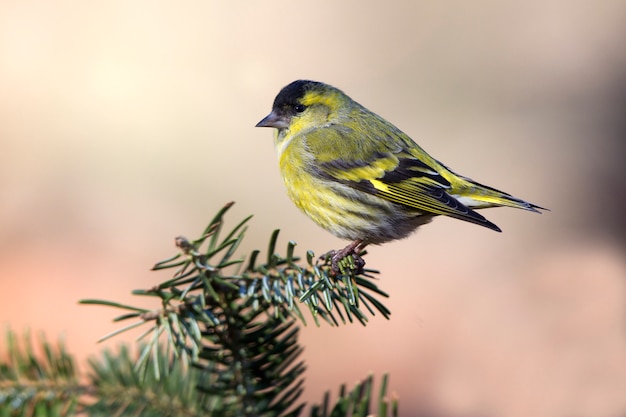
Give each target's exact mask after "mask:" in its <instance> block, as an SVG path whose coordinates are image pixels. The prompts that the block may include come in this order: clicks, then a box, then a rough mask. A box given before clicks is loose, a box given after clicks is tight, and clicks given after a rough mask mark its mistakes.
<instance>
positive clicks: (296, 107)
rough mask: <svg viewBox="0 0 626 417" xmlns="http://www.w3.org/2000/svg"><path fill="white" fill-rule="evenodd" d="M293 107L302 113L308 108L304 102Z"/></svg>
mask: <svg viewBox="0 0 626 417" xmlns="http://www.w3.org/2000/svg"><path fill="white" fill-rule="evenodd" d="M293 109H294V110H295V111H296V113H302V112H303V111H305V110H306V106H305V105H304V104H298V105H296V106H295V107H294V108H293Z"/></svg>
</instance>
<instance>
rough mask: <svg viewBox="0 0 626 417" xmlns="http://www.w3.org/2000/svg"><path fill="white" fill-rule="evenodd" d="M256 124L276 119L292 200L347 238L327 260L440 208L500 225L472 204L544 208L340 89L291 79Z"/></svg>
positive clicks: (400, 232)
mask: <svg viewBox="0 0 626 417" xmlns="http://www.w3.org/2000/svg"><path fill="white" fill-rule="evenodd" d="M256 126H257V127H273V128H276V134H275V137H274V143H275V146H276V150H277V152H278V157H279V164H280V172H281V174H282V177H283V180H284V182H285V186H286V187H287V192H288V194H289V197H290V198H291V200H292V201H293V202H294V203H295V204H296V205H297V206H298V207H299V208H300V209H301V210H302V211H304V212H305V213H306V214H307V215H308V216H309V217H310V218H311V219H313V221H314V222H316V223H317V224H319V225H320V226H322V227H323V228H324V229H326V230H328V231H329V232H331V233H332V234H334V235H335V236H337V237H339V238H342V239H348V240H351V241H352V243H350V244H349V245H348V246H346V247H345V248H344V249H342V250H340V251H336V252H335V253H334V255H333V257H332V264H333V268H334V269H335V270H336V269H337V262H338V261H339V260H341V259H342V258H343V257H345V256H348V255H353V256H355V260H356V261H357V264H361V265H362V264H363V262H362V260H360V258H359V257H358V253H359V252H360V251H361V250H362V249H364V248H365V246H366V245H368V244H380V243H384V242H388V241H391V240H395V239H402V238H404V237H406V236H408V235H409V234H410V233H411V232H413V231H414V230H415V229H417V227H419V226H421V225H423V224H425V223H428V222H430V221H431V220H432V218H433V217H434V216H437V215H445V216H450V217H454V218H456V219H460V220H465V221H468V222H471V223H475V224H478V225H481V226H485V227H487V228H489V229H492V230H495V231H498V232H500V231H501V230H500V228H499V227H498V226H496V225H495V224H493V223H491V222H490V221H489V220H487V219H486V218H484V217H483V216H482V215H480V214H479V213H477V212H476V211H474V210H475V209H482V208H487V207H499V206H508V207H515V208H521V209H524V210H529V211H534V212H539V211H538V209H541V210H545V209H544V208H542V207H539V206H537V205H535V204H532V203H528V202H526V201H524V200H521V199H519V198H516V197H513V196H511V195H509V194H507V193H504V192H502V191H499V190H496V189H495V188H491V187H487V186H485V185H482V184H479V183H477V182H476V181H473V180H471V179H469V178H467V177H464V176H461V175H458V174H456V173H454V172H453V171H452V170H451V169H450V168H448V167H446V166H445V165H444V164H442V163H441V162H439V161H437V160H436V159H434V158H433V157H431V156H430V155H429V154H428V153H426V151H424V150H423V149H422V148H421V147H420V146H419V145H418V144H416V143H415V142H414V141H413V140H412V139H411V138H410V137H409V136H407V135H406V134H405V133H403V132H402V131H401V130H400V129H398V128H397V127H395V126H394V125H392V124H391V123H389V122H388V121H387V120H385V119H383V118H382V117H380V116H378V115H376V114H374V113H372V112H371V111H369V110H368V109H366V108H365V107H363V106H362V105H360V104H359V103H357V102H356V101H354V100H352V99H351V98H350V97H348V96H347V95H346V94H344V93H343V92H342V91H341V90H339V89H337V88H335V87H332V86H330V85H327V84H324V83H321V82H316V81H307V80H298V81H294V82H292V83H291V84H289V85H287V86H286V87H284V88H283V89H282V90H281V91H280V92H279V93H278V95H277V96H276V99H275V100H274V104H273V106H272V112H271V113H270V114H269V115H268V116H267V117H265V118H264V119H263V120H261V121H260V122H259V123H258V124H257V125H256Z"/></svg>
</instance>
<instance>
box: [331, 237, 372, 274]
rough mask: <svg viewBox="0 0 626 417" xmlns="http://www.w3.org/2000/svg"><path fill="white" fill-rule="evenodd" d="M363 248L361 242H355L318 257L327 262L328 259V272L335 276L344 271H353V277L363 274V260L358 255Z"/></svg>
mask: <svg viewBox="0 0 626 417" xmlns="http://www.w3.org/2000/svg"><path fill="white" fill-rule="evenodd" d="M364 248H365V245H364V244H363V242H362V241H361V240H355V241H354V242H352V243H350V244H349V245H348V246H346V247H345V248H343V249H340V250H331V251H330V252H327V253H325V254H324V255H322V256H321V257H320V259H323V260H328V259H329V258H330V272H331V274H332V275H333V276H337V275H339V274H340V273H342V272H343V271H345V270H346V269H350V270H352V271H354V273H355V275H358V274H362V273H363V267H364V266H365V260H364V259H363V258H362V257H361V256H360V255H359V253H361V251H362V250H363V249H364Z"/></svg>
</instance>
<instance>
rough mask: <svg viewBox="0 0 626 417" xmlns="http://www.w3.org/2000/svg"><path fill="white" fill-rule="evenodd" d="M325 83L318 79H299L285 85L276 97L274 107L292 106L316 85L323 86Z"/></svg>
mask: <svg viewBox="0 0 626 417" xmlns="http://www.w3.org/2000/svg"><path fill="white" fill-rule="evenodd" d="M322 86H324V84H322V83H320V82H317V81H309V80H297V81H294V82H292V83H291V84H289V85H287V86H285V87H283V89H282V90H280V93H278V95H277V96H276V98H275V99H274V104H273V105H272V108H275V109H276V108H280V107H290V106H294V105H296V104H298V103H299V102H300V99H301V98H302V97H304V95H305V94H306V92H307V91H308V90H310V89H312V88H315V87H322Z"/></svg>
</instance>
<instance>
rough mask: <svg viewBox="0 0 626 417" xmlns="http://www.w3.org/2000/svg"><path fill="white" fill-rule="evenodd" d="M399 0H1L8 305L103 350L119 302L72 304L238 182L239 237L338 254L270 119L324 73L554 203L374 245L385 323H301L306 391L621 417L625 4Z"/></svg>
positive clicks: (453, 410) (144, 265)
mask: <svg viewBox="0 0 626 417" xmlns="http://www.w3.org/2000/svg"><path fill="white" fill-rule="evenodd" d="M397 3H398V4H395V5H393V6H392V5H389V4H388V3H385V4H386V5H383V2H364V1H343V2H330V1H318V2H307V4H306V5H305V4H304V3H299V4H296V3H295V2H291V1H286V0H285V1H276V2H241V1H233V2H212V1H202V2H185V3H177V4H176V5H173V4H170V3H166V2H153V1H137V2H126V1H110V2H85V1H77V0H76V1H69V0H68V1H56V2H49V1H36V0H33V1H20V2H17V1H2V2H0V283H1V291H0V323H2V325H3V326H4V325H6V326H10V327H11V328H13V329H15V330H20V331H21V330H23V329H25V328H27V327H29V328H31V329H32V330H34V331H39V330H44V331H45V332H46V334H48V335H49V337H51V338H55V337H56V335H59V334H62V335H64V336H65V338H66V340H67V343H68V345H69V347H70V349H71V350H72V351H74V352H76V353H77V354H78V355H79V356H80V357H81V358H84V357H86V356H87V355H90V354H95V353H97V352H99V351H100V350H101V349H102V348H103V346H102V345H97V344H95V341H96V340H97V338H98V337H100V336H102V335H104V334H105V333H107V332H109V331H111V330H113V329H115V328H116V327H117V325H115V324H113V323H111V321H110V320H111V318H112V317H113V316H114V315H115V314H116V313H117V312H116V311H114V310H112V309H106V308H99V307H88V306H79V305H77V300H78V299H80V298H92V297H100V298H105V299H111V300H119V301H127V302H133V303H144V304H145V303H146V300H143V299H140V300H135V299H132V297H130V295H129V293H130V290H132V289H135V288H145V287H148V286H151V285H152V284H153V283H155V282H158V281H162V280H165V279H166V278H167V274H164V273H162V274H158V273H151V272H149V271H148V269H149V268H150V267H151V266H152V264H153V263H154V262H156V261H158V260H160V259H163V258H166V257H168V256H170V255H171V254H173V253H174V248H173V237H174V236H176V235H179V234H184V235H187V236H189V237H195V236H197V234H199V233H200V232H201V230H202V229H203V227H204V226H205V225H206V223H207V222H208V220H209V219H210V217H211V216H212V215H213V214H214V213H215V211H216V210H217V209H218V208H219V207H221V206H222V205H223V204H224V203H225V202H227V201H230V200H235V201H236V202H237V205H236V206H235V208H234V209H233V211H232V215H231V216H230V217H229V218H230V219H231V221H232V223H231V225H234V223H235V222H236V221H238V220H239V219H240V218H241V217H243V216H244V215H247V214H250V213H253V214H254V215H255V217H254V219H253V222H252V227H251V229H250V231H249V233H248V240H247V242H246V244H245V245H244V248H243V251H244V252H249V251H250V250H252V249H253V248H256V247H259V248H265V247H266V244H267V239H268V237H269V234H270V232H271V231H272V230H273V229H274V228H281V229H282V239H281V245H284V244H285V242H286V241H287V240H288V239H294V240H296V241H297V242H298V243H299V248H300V250H301V252H300V253H304V250H305V249H308V248H310V249H313V250H315V251H316V252H317V253H321V252H323V251H325V250H328V249H330V248H337V247H340V245H342V244H343V242H340V241H339V240H337V239H335V238H332V237H330V236H329V235H328V234H327V233H326V232H324V231H323V230H321V229H319V228H317V227H316V226H315V225H314V224H313V223H312V222H311V221H309V220H308V219H307V218H305V217H304V216H303V215H302V214H300V213H299V212H298V211H297V209H296V208H295V207H294V206H293V205H292V204H291V202H290V201H288V199H287V197H286V196H285V193H284V190H283V186H282V183H281V180H280V178H279V175H278V169H277V163H276V156H275V154H274V151H273V148H272V139H271V132H270V131H269V130H267V129H255V128H254V127H253V126H254V124H255V123H256V122H257V121H258V120H260V119H261V118H262V117H263V116H265V115H266V114H267V113H268V112H269V110H270V106H271V103H272V100H273V99H274V96H275V95H276V93H277V92H278V90H279V89H280V88H281V87H282V86H284V85H285V84H287V83H289V82H290V81H292V80H294V79H298V78H311V79H315V80H320V81H325V82H327V83H330V84H333V85H336V86H338V87H340V88H342V89H343V90H344V91H346V92H347V93H348V94H350V95H351V96H352V97H353V98H355V99H356V100H358V101H359V102H361V103H362V104H364V105H366V106H367V107H369V108H370V109H372V110H373V111H375V112H377V113H379V114H380V115H382V116H383V117H386V118H387V119H389V120H391V121H392V122H393V123H395V124H396V125H397V126H399V127H400V128H401V129H403V130H404V131H405V132H406V133H408V134H409V135H411V136H412V137H413V138H414V139H416V140H417V141H418V142H419V143H420V144H421V145H423V146H424V147H425V148H426V149H427V150H428V151H429V152H430V153H432V154H433V155H434V156H435V157H436V158H438V159H441V160H442V161H443V162H444V163H446V164H448V165H449V166H451V167H453V168H454V169H455V170H457V171H459V172H460V173H463V174H465V175H468V176H471V177H472V178H474V179H476V180H479V181H481V182H485V183H487V184H489V185H492V186H494V187H497V188H501V189H504V190H506V191H508V192H511V193H513V194H515V195H516V196H519V197H521V198H525V199H529V200H530V201H532V202H534V203H537V204H539V205H543V206H546V207H549V208H550V209H552V211H551V212H549V213H546V214H543V215H535V214H532V213H526V212H522V211H518V210H512V209H497V210H490V211H487V212H484V214H485V215H486V216H487V217H488V218H489V219H490V220H492V221H494V222H495V223H497V224H498V225H499V226H500V227H502V229H503V230H504V233H502V234H498V233H493V232H491V231H488V230H486V229H482V228H479V227H476V226H473V225H470V224H466V223H463V222H459V221H455V220H450V219H437V220H436V221H434V222H433V223H432V224H431V225H428V226H427V227H424V228H423V229H422V230H420V231H419V232H418V233H417V234H416V235H414V236H412V237H411V238H409V239H407V240H403V241H400V242H394V243H391V244H388V245H385V246H382V247H374V248H371V249H370V254H369V255H368V257H367V261H368V265H369V266H371V267H375V268H378V269H380V270H382V271H383V274H382V279H381V281H380V286H381V287H382V288H384V289H385V290H386V291H388V292H389V293H390V294H391V298H390V299H389V300H388V301H387V305H388V307H389V308H390V309H391V310H392V312H393V315H392V319H391V320H390V321H386V320H384V319H382V318H380V317H375V318H373V319H372V320H371V324H370V325H369V326H367V327H366V328H363V327H361V326H360V325H353V326H347V327H343V328H339V329H333V328H328V327H323V328H321V329H318V328H315V327H314V326H309V327H308V328H305V329H304V331H303V334H302V342H303V343H304V344H305V345H306V351H305V354H304V358H305V360H306V361H307V363H308V371H307V374H306V377H307V383H306V387H307V390H306V393H305V397H306V399H309V400H318V399H321V396H322V393H323V391H324V390H325V389H327V388H332V389H333V391H334V390H335V387H338V386H339V384H340V383H343V382H347V383H349V384H352V383H354V381H356V380H357V379H359V378H362V377H364V376H366V375H367V374H368V373H369V372H373V373H374V374H376V375H381V374H382V373H383V372H386V371H388V372H390V374H391V384H392V389H393V390H394V391H395V392H396V393H397V394H398V395H399V397H400V401H401V402H400V405H401V411H402V415H404V416H418V415H422V416H423V415H426V414H427V415H429V416H448V417H465V416H503V417H523V416H534V417H559V416H581V417H583V416H593V417H603V416H606V417H610V416H618V415H624V413H626V395H624V393H625V392H626V334H625V333H624V318H625V317H626V316H625V313H626V311H625V307H626V298H625V294H626V292H625V291H624V279H625V278H626V261H625V257H624V242H625V241H624V239H625V236H626V235H625V233H624V228H625V227H624V219H623V213H624V209H625V208H626V207H625V203H624V200H623V197H624V191H625V182H626V181H625V176H626V173H625V170H624V165H623V161H624V157H625V156H626V152H624V147H625V146H624V140H625V139H624V138H625V134H626V126H625V123H624V105H625V103H626V55H625V54H624V49H623V48H624V39H626V29H625V28H626V19H625V16H626V4H625V3H624V2H620V1H611V0H602V1H597V2H585V1H576V0H575V1H565V0H549V1H531V2H528V1H522V0H513V1H508V2H500V1H489V0H478V1H474V2H454V1H442V2H441V1H440V2H436V1H429V2H403V3H401V2H397ZM129 336H130V335H129ZM122 339H123V338H119V339H118V340H119V341H121V340H122ZM126 340H132V338H131V337H126ZM116 344H117V341H113V342H109V343H106V344H105V345H106V346H109V347H114V346H115V345H116ZM428 413H430V414H428Z"/></svg>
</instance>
